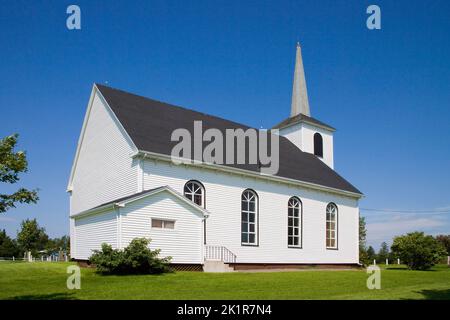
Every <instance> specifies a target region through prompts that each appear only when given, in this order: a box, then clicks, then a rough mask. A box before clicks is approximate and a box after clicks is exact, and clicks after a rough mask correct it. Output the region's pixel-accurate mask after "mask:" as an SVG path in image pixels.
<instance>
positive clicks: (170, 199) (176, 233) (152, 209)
mask: <svg viewBox="0 0 450 320" xmlns="http://www.w3.org/2000/svg"><path fill="white" fill-rule="evenodd" d="M152 218H155V219H166V220H175V229H158V228H152V227H151V219H152ZM202 219H203V217H202V215H201V213H199V212H198V211H197V210H195V209H193V208H192V207H190V206H189V205H187V204H185V203H183V202H182V201H181V200H179V199H178V198H176V197H175V196H173V195H172V194H170V193H169V192H166V191H163V192H161V193H158V194H156V195H153V196H150V197H146V198H143V199H141V200H137V201H135V202H132V203H129V204H127V205H126V206H125V207H124V208H120V221H121V222H120V223H121V230H122V235H121V238H122V239H121V245H122V247H126V246H127V245H128V244H129V243H130V241H131V240H132V239H133V238H136V237H145V238H151V239H152V241H151V243H150V248H152V249H161V253H160V255H161V256H162V257H167V256H172V261H171V262H172V263H203V221H202Z"/></svg>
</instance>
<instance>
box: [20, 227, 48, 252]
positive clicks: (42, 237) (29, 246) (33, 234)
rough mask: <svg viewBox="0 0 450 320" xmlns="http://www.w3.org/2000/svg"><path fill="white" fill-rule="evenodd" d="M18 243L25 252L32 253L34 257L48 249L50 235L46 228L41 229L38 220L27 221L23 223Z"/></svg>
mask: <svg viewBox="0 0 450 320" xmlns="http://www.w3.org/2000/svg"><path fill="white" fill-rule="evenodd" d="M17 243H18V244H19V246H20V248H21V249H22V250H23V251H31V254H32V255H36V253H37V251H40V250H43V249H45V248H46V246H47V243H48V235H47V234H46V233H45V229H44V228H41V227H39V224H38V223H37V221H36V219H33V220H29V219H27V220H24V221H22V223H21V230H20V231H19V232H18V233H17Z"/></svg>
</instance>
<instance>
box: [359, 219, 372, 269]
mask: <svg viewBox="0 0 450 320" xmlns="http://www.w3.org/2000/svg"><path fill="white" fill-rule="evenodd" d="M366 237H367V229H366V219H365V218H364V217H361V216H360V217H359V261H360V263H362V264H363V265H367V264H370V260H369V257H368V255H367V250H366Z"/></svg>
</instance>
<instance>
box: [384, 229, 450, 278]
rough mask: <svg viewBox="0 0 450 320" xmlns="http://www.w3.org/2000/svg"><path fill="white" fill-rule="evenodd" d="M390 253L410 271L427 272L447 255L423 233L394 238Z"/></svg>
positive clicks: (437, 242) (431, 238) (442, 247)
mask: <svg viewBox="0 0 450 320" xmlns="http://www.w3.org/2000/svg"><path fill="white" fill-rule="evenodd" d="M392 251H393V252H394V254H395V255H396V256H397V257H399V258H400V260H401V261H402V262H403V263H405V264H406V265H407V266H408V268H409V269H412V270H428V269H430V268H431V267H432V266H434V265H435V264H436V263H438V262H439V261H440V260H441V259H442V258H443V257H444V256H445V255H446V254H447V252H446V250H445V248H444V246H443V245H442V243H440V242H439V241H438V240H436V239H435V238H433V237H432V236H430V235H425V234H424V233H423V232H412V233H408V234H406V235H403V236H398V237H395V238H394V242H393V244H392Z"/></svg>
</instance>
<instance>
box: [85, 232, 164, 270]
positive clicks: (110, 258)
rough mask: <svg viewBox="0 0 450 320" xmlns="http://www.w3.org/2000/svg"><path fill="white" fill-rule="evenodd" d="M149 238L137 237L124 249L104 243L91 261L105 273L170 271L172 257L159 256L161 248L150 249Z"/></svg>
mask: <svg viewBox="0 0 450 320" xmlns="http://www.w3.org/2000/svg"><path fill="white" fill-rule="evenodd" d="M149 243H150V240H149V239H145V238H135V239H133V240H132V241H131V242H130V244H129V245H128V247H126V248H125V249H124V250H118V249H113V248H112V247H111V246H110V245H109V244H106V243H103V244H102V250H100V251H99V250H95V251H94V254H93V255H92V256H91V257H90V259H89V260H90V262H91V263H93V264H94V265H95V267H96V268H97V271H98V272H100V273H103V274H151V273H164V272H169V271H170V268H169V262H170V259H171V258H170V257H167V258H159V257H158V256H159V253H160V250H150V248H149V247H148V245H149Z"/></svg>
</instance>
